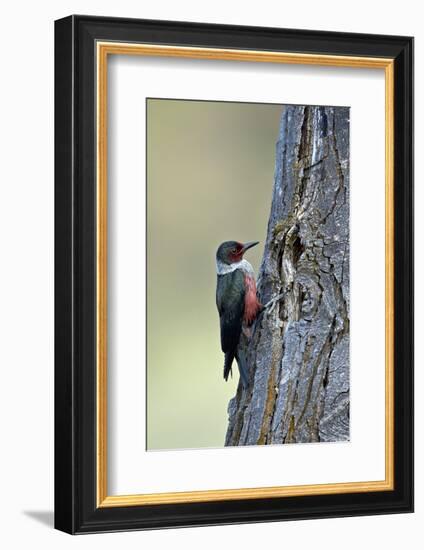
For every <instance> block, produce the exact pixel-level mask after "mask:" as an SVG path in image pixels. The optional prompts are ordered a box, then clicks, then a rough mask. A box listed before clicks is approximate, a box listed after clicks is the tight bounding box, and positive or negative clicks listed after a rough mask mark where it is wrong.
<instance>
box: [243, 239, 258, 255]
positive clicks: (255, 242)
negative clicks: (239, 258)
mask: <svg viewBox="0 0 424 550" xmlns="http://www.w3.org/2000/svg"><path fill="white" fill-rule="evenodd" d="M257 244H259V241H250V242H248V243H245V244H244V245H243V254H244V253H245V252H246V250H249V248H252V247H253V246H256V245H257Z"/></svg>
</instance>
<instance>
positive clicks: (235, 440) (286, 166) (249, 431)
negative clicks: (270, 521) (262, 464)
mask: <svg viewBox="0 0 424 550" xmlns="http://www.w3.org/2000/svg"><path fill="white" fill-rule="evenodd" d="M258 293H259V297H260V300H261V302H262V303H263V304H267V303H268V302H269V301H270V300H273V299H274V302H272V303H271V304H270V305H269V306H268V307H267V308H266V309H265V310H264V312H263V313H262V314H261V315H260V317H259V318H258V319H257V321H256V322H255V325H254V326H253V329H252V335H251V338H250V339H249V340H247V339H246V337H245V336H243V340H242V341H241V343H240V350H241V353H243V354H244V355H245V358H246V361H247V364H248V367H249V378H250V383H249V388H248V389H247V390H243V389H242V387H241V384H239V387H238V390H237V394H236V396H235V397H234V398H233V399H231V401H230V403H229V406H228V413H229V425H228V430H227V435H226V441H225V444H226V445H269V444H275V443H298V442H318V441H343V440H347V439H348V438H349V109H348V108H341V107H337V108H332V107H310V106H308V107H304V106H286V107H284V108H283V112H282V117H281V124H280V133H279V139H278V142H277V147H276V169H275V181H274V189H273V197H272V205H271V213H270V217H269V223H268V231H267V238H266V243H265V250H264V255H263V260H262V264H261V268H260V272H259V276H258Z"/></svg>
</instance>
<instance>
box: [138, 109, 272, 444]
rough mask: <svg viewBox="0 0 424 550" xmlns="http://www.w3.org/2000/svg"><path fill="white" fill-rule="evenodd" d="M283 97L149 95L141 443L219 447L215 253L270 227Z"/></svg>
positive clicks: (222, 394)
mask: <svg viewBox="0 0 424 550" xmlns="http://www.w3.org/2000/svg"><path fill="white" fill-rule="evenodd" d="M281 111H282V107H281V105H264V104H248V103H223V102H209V101H207V102H206V101H182V100H163V99H148V100H147V448H148V449H176V448H199V447H222V446H223V445H224V439H225V432H226V428H227V405H228V401H229V400H230V399H231V397H233V396H234V394H235V391H236V388H237V383H238V378H239V374H238V369H237V367H236V366H235V368H233V372H234V376H233V378H232V379H229V381H228V382H227V383H225V381H224V379H223V376H222V373H223V364H224V359H223V354H222V352H221V348H220V336H219V320H218V313H217V311H216V306H215V285H216V272H215V252H216V249H217V247H218V245H219V244H220V243H221V242H222V241H226V240H233V239H234V240H238V241H252V240H259V241H261V244H260V245H258V246H257V247H256V248H253V249H252V250H251V251H249V252H248V253H247V254H246V258H247V259H248V260H249V261H250V262H251V263H252V265H253V267H254V268H255V272H256V273H257V271H258V268H259V265H260V261H261V258H262V252H263V243H264V240H265V236H266V229H267V223H268V215H269V209H270V206H271V192H272V186H273V178H274V161H275V146H276V141H277V137H278V129H279V121H280V116H281Z"/></svg>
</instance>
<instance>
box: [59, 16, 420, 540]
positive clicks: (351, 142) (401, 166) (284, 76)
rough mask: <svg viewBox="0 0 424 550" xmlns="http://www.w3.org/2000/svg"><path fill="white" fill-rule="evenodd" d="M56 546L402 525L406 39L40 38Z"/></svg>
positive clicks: (94, 26) (120, 23)
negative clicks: (167, 533)
mask: <svg viewBox="0 0 424 550" xmlns="http://www.w3.org/2000/svg"><path fill="white" fill-rule="evenodd" d="M55 74H56V76H55V134H56V136H55V220H56V221H55V242H56V246H55V279H56V291H55V304H56V305H55V316H56V323H55V343H56V345H55V525H56V528H57V529H60V530H63V531H66V532H68V533H72V534H74V533H93V532H101V531H118V530H130V529H151V528H161V527H180V526H194V525H212V524H226V523H245V522H257V521H275V520H288V519H300V518H302V519H305V518H317V517H330V516H351V515H365V514H382V513H395V512H410V511H412V509H413V409H412V399H413V354H412V340H413V285H412V283H413V234H412V227H413V206H412V199H413V169H412V161H413V158H412V154H413V135H412V120H413V119H412V108H413V84H412V83H413V39H412V38H410V37H401V36H378V35H361V34H346V33H334V32H318V31H309V30H308V31H307V30H287V29H276V28H254V27H236V26H225V25H207V24H199V23H175V22H168V21H148V20H129V19H128V20H127V19H114V18H102V17H89V16H70V17H67V18H65V19H61V20H59V21H56V24H55Z"/></svg>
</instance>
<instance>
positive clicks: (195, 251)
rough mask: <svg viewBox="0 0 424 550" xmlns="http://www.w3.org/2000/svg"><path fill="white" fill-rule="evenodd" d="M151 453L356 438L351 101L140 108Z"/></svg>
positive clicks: (158, 102)
mask: <svg viewBox="0 0 424 550" xmlns="http://www.w3.org/2000/svg"><path fill="white" fill-rule="evenodd" d="M146 110H147V128H146V136H147V373H146V376H147V442H146V447H147V450H152V451H153V450H165V449H190V448H208V447H224V446H246V445H249V446H250V445H274V444H289V443H324V442H341V441H348V440H349V403H350V401H349V390H350V387H349V368H350V361H349V108H348V107H340V106H337V107H332V106H312V105H276V104H259V103H257V104H256V103H237V102H234V103H233V102H219V101H196V100H173V99H156V98H151V99H147V102H146Z"/></svg>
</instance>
